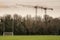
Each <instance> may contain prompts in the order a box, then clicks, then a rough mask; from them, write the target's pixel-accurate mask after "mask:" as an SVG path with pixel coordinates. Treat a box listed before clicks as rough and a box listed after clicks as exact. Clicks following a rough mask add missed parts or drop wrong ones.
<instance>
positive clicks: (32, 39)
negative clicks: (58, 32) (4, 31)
mask: <svg viewBox="0 0 60 40" xmlns="http://www.w3.org/2000/svg"><path fill="white" fill-rule="evenodd" d="M0 40H60V36H52V35H51V36H47V35H44V36H42V35H41V36H37V35H36V36H0Z"/></svg>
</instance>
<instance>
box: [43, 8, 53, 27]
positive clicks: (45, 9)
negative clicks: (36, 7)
mask: <svg viewBox="0 0 60 40" xmlns="http://www.w3.org/2000/svg"><path fill="white" fill-rule="evenodd" d="M42 8H43V9H44V11H45V16H44V17H45V24H46V27H47V18H46V15H47V10H53V8H46V7H45V8H44V7H42Z"/></svg>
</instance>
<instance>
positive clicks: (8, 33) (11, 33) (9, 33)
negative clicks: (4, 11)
mask: <svg viewBox="0 0 60 40" xmlns="http://www.w3.org/2000/svg"><path fill="white" fill-rule="evenodd" d="M5 35H6V36H8V35H11V36H13V32H3V36H5Z"/></svg>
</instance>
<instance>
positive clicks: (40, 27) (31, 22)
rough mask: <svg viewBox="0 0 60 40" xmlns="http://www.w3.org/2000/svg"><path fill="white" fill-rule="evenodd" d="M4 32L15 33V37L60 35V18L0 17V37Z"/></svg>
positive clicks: (15, 15) (47, 16)
mask: <svg viewBox="0 0 60 40" xmlns="http://www.w3.org/2000/svg"><path fill="white" fill-rule="evenodd" d="M3 32H13V33H14V35H60V18H53V17H51V16H49V15H44V18H41V17H40V16H37V18H36V17H31V15H27V16H26V17H22V16H21V15H17V14H14V16H13V17H12V16H11V15H5V16H3V17H0V35H3Z"/></svg>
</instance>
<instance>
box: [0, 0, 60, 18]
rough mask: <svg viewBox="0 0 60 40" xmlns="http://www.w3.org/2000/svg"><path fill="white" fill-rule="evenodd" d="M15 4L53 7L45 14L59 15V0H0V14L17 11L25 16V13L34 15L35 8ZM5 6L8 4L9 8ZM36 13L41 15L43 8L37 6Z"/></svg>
mask: <svg viewBox="0 0 60 40" xmlns="http://www.w3.org/2000/svg"><path fill="white" fill-rule="evenodd" d="M16 4H23V5H32V6H36V5H37V6H43V7H48V8H53V9H54V10H53V11H51V10H47V14H48V15H50V16H52V17H60V0H0V15H1V16H2V15H6V14H11V15H13V14H16V13H17V14H19V15H22V16H26V15H27V14H30V15H31V16H35V8H32V7H23V6H19V5H16ZM6 6H9V8H6ZM11 6H13V7H11ZM15 6H18V7H15ZM38 15H39V16H41V17H42V16H43V15H44V10H43V9H39V8H38Z"/></svg>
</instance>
